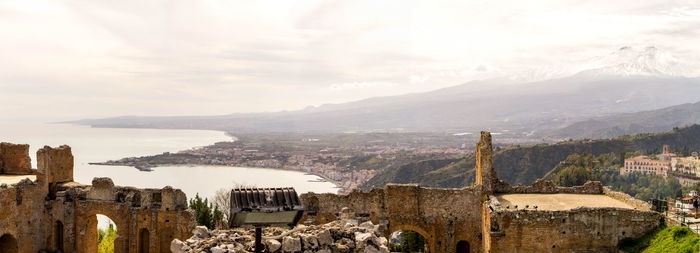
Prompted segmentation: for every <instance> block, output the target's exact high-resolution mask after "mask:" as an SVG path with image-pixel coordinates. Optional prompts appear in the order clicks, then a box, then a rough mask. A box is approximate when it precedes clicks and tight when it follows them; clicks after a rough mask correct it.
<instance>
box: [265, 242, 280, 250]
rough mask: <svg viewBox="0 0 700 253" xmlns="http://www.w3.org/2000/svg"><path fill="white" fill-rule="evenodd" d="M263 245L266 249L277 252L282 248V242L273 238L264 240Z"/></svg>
mask: <svg viewBox="0 0 700 253" xmlns="http://www.w3.org/2000/svg"><path fill="white" fill-rule="evenodd" d="M265 247H267V250H268V251H270V252H277V251H278V250H280V248H282V243H280V242H279V241H278V240H275V239H269V240H266V241H265Z"/></svg>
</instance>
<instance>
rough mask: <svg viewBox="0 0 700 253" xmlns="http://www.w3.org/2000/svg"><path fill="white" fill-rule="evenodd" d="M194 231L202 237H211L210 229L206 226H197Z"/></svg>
mask: <svg viewBox="0 0 700 253" xmlns="http://www.w3.org/2000/svg"><path fill="white" fill-rule="evenodd" d="M192 233H193V234H194V236H196V237H197V238H201V239H205V238H209V236H210V234H209V229H208V228H207V227H205V226H197V227H195V228H194V230H193V231H192Z"/></svg>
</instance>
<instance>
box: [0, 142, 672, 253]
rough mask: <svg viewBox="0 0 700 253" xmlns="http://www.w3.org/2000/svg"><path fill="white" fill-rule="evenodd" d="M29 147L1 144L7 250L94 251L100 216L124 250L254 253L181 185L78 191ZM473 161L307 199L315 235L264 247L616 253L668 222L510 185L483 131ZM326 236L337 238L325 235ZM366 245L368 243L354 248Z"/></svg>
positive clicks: (105, 183)
mask: <svg viewBox="0 0 700 253" xmlns="http://www.w3.org/2000/svg"><path fill="white" fill-rule="evenodd" d="M27 152H28V146H26V145H14V144H8V143H2V145H0V173H2V175H0V180H5V181H7V180H8V178H9V179H10V180H11V179H12V178H16V177H17V175H23V176H27V177H29V178H30V179H23V180H21V181H18V182H10V183H9V184H7V183H6V184H2V185H0V252H3V253H4V252H11V253H15V252H32V253H34V252H39V251H42V250H46V251H54V252H56V251H59V250H60V251H61V252H95V251H96V249H95V246H96V242H95V241H96V236H95V232H96V226H95V223H96V220H95V214H104V215H107V216H109V217H110V218H111V219H112V220H114V222H115V223H116V226H117V228H118V231H119V232H118V233H119V237H118V238H117V240H116V248H115V252H118V253H121V252H170V250H171V247H172V249H174V250H175V251H176V252H202V251H205V252H207V251H208V252H217V253H218V252H246V251H249V250H250V249H251V247H250V246H251V244H252V236H251V235H250V231H252V230H245V229H241V228H238V229H234V230H227V231H226V230H221V231H219V230H216V231H208V230H206V231H205V230H204V229H202V228H198V229H194V228H195V222H194V217H193V215H192V213H191V211H189V210H188V208H187V205H186V204H187V201H186V196H185V194H184V193H182V192H181V191H180V190H176V189H172V188H170V187H166V188H163V189H137V188H131V187H119V186H114V184H113V182H112V180H110V179H109V178H96V179H94V180H93V182H92V184H91V185H81V184H78V183H75V182H73V173H72V170H73V157H72V154H71V151H70V147H68V146H61V147H58V148H51V147H44V148H42V149H41V150H39V151H38V152H37V159H38V166H37V167H38V168H37V169H36V170H34V169H31V166H30V164H31V163H30V160H29V156H28V155H27ZM476 156H477V168H476V175H477V180H476V183H475V184H474V185H471V186H468V187H464V188H461V189H435V188H423V187H420V186H418V185H398V184H389V185H386V186H385V187H384V188H377V189H373V190H371V191H369V192H361V191H354V192H352V193H349V194H347V195H338V194H316V193H307V194H302V195H301V196H300V199H301V202H302V204H303V205H304V208H305V214H304V217H303V218H302V222H301V223H302V224H304V225H300V226H298V227H297V228H295V230H297V229H299V227H302V226H303V227H306V229H308V233H306V232H301V231H297V232H296V234H294V233H290V234H287V235H285V236H282V237H280V238H276V237H275V236H278V237H279V235H280V234H268V238H267V240H266V241H265V244H266V247H267V249H268V251H269V252H302V251H303V252H358V251H361V252H374V251H373V250H375V249H376V250H378V251H379V252H385V251H386V250H385V246H386V245H385V243H386V241H385V240H386V238H388V236H389V235H390V234H391V233H393V232H395V231H400V230H412V231H415V232H417V233H419V234H421V235H422V236H423V237H424V238H425V239H426V243H427V246H426V248H427V250H428V251H429V252H617V244H618V242H619V241H620V240H621V239H622V238H626V237H639V236H642V235H643V234H645V233H647V232H649V231H651V230H653V229H655V228H656V227H658V226H659V225H660V224H661V223H662V222H663V216H662V215H660V214H658V213H656V212H653V211H651V208H650V206H649V205H648V204H647V203H645V202H642V201H639V200H636V199H634V198H632V197H630V196H628V195H626V194H624V193H620V192H614V191H611V190H609V189H607V188H605V187H603V186H602V185H601V184H600V183H599V182H588V183H586V184H584V185H582V186H576V187H557V186H556V185H554V184H552V183H551V182H548V181H537V182H535V183H534V184H533V185H531V186H511V185H508V184H507V183H505V182H503V181H501V180H499V179H498V177H497V176H496V172H495V171H494V169H493V148H492V145H491V135H490V134H489V133H488V132H482V134H481V140H480V141H479V143H478V144H477V145H476ZM0 182H3V181H0ZM348 213H352V214H353V215H352V216H353V217H355V218H350V219H349V217H348V215H347V214H348ZM352 220H355V221H352ZM356 222H357V223H356ZM348 223H350V224H351V225H347V224H348ZM370 225H371V226H372V227H370ZM306 229H305V230H306ZM193 231H194V236H193ZM324 231H329V233H331V237H330V238H325V235H321V234H322V233H323V234H325V233H326V232H324ZM332 231H335V232H332ZM350 231H351V232H352V233H351V232H350ZM355 232H359V233H360V236H359V237H357V235H358V234H356V233H355ZM271 233H275V230H272V231H271ZM280 233H282V232H280ZM370 235H371V236H370ZM321 236H324V239H323V240H324V241H323V243H322V242H321V241H320V240H321V239H320V237H321ZM304 238H306V239H304ZM309 238H311V239H309ZM374 238H376V239H374ZM382 238H384V239H382ZM174 239H177V240H174ZM314 239H315V240H314ZM249 240H250V242H249ZM285 240H286V247H285ZM358 240H359V241H360V242H361V243H366V244H361V245H360V246H362V248H358ZM351 242H352V245H353V246H354V248H350V247H349V246H348V245H350V243H351ZM338 245H341V246H342V247H339V246H338ZM341 248H342V249H341Z"/></svg>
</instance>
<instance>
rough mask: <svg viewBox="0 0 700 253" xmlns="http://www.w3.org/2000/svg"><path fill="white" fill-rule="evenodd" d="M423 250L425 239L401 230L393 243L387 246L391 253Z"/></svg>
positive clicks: (409, 231) (412, 232)
mask: <svg viewBox="0 0 700 253" xmlns="http://www.w3.org/2000/svg"><path fill="white" fill-rule="evenodd" d="M424 249H425V238H423V236H421V235H420V234H419V233H418V232H415V231H411V230H403V231H401V232H400V233H398V236H397V238H396V241H395V243H391V244H389V250H390V251H391V252H406V253H410V252H423V251H424Z"/></svg>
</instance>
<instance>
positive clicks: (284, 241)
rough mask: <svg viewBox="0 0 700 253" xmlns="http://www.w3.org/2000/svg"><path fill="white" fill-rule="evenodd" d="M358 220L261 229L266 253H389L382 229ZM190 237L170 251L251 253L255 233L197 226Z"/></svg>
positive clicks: (235, 229)
mask: <svg viewBox="0 0 700 253" xmlns="http://www.w3.org/2000/svg"><path fill="white" fill-rule="evenodd" d="M357 223H358V220H357V219H345V220H338V221H333V222H330V223H327V224H323V225H309V226H304V225H299V226H297V227H295V228H294V229H288V228H278V227H269V228H264V229H263V238H262V239H263V240H262V241H263V244H264V245H265V248H266V250H265V252H276V253H283V252H284V253H288V252H303V253H335V252H340V253H342V252H348V253H350V252H371V253H388V252H389V250H388V240H387V239H386V238H385V237H383V236H381V235H383V234H382V233H381V232H380V229H382V227H383V226H382V225H374V224H372V222H363V223H362V224H359V225H358V224H357ZM192 232H193V234H194V235H193V236H192V237H190V238H189V239H187V240H185V241H184V242H183V241H180V240H177V239H175V240H173V241H172V243H171V244H170V250H171V251H172V252H175V253H185V252H187V253H194V252H211V253H233V252H236V253H238V252H252V251H254V249H255V246H254V244H255V233H254V230H253V229H250V228H234V229H229V230H209V229H207V228H206V227H203V226H198V227H196V228H195V229H194V231H192Z"/></svg>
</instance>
